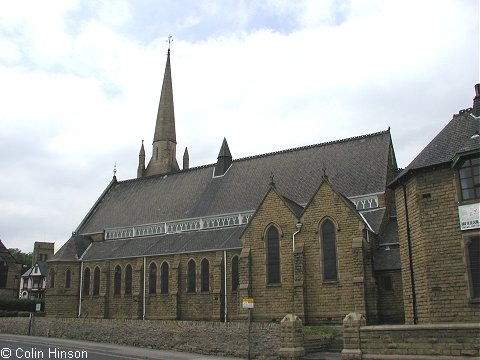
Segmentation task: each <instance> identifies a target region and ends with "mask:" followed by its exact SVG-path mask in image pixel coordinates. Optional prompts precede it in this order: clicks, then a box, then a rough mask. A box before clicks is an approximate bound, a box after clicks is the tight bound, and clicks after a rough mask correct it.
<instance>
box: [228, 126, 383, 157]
mask: <svg viewBox="0 0 480 360" xmlns="http://www.w3.org/2000/svg"><path fill="white" fill-rule="evenodd" d="M389 132H390V128H388V129H387V130H383V131H378V132H375V133H371V134H365V135H358V136H352V137H349V138H345V139H339V140H332V141H326V142H323V143H316V144H312V145H304V146H299V147H294V148H289V149H284V150H278V151H272V152H269V153H264V154H258V155H251V156H246V157H243V158H238V159H234V160H233V161H234V162H235V161H244V160H252V159H257V158H261V157H267V156H272V155H277V154H284V153H289V152H294V151H298V150H307V149H312V148H315V147H322V146H327V145H334V144H340V143H344V142H349V141H354V140H360V139H366V138H370V137H375V136H379V135H384V134H388V133H389Z"/></svg>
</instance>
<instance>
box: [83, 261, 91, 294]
mask: <svg viewBox="0 0 480 360" xmlns="http://www.w3.org/2000/svg"><path fill="white" fill-rule="evenodd" d="M83 295H90V268H88V267H87V268H86V269H85V271H84V272H83Z"/></svg>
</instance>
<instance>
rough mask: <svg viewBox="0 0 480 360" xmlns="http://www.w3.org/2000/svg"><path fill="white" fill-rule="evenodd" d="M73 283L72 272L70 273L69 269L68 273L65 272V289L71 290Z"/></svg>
mask: <svg viewBox="0 0 480 360" xmlns="http://www.w3.org/2000/svg"><path fill="white" fill-rule="evenodd" d="M71 282H72V272H71V271H70V269H67V271H65V288H66V289H68V288H70V284H71Z"/></svg>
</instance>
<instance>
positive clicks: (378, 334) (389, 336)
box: [342, 314, 480, 360]
mask: <svg viewBox="0 0 480 360" xmlns="http://www.w3.org/2000/svg"><path fill="white" fill-rule="evenodd" d="M343 335H344V349H343V351H342V359H343V360H345V359H385V360H388V359H404V360H407V359H408V360H410V359H412V360H413V359H425V360H430V359H431V360H433V359H436V360H437V359H438V360H447V359H456V360H458V359H478V358H480V323H448V324H421V325H380V326H365V320H364V318H363V317H361V315H360V314H349V315H347V316H346V317H345V319H344V334H343Z"/></svg>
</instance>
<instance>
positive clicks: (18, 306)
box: [0, 298, 45, 312]
mask: <svg viewBox="0 0 480 360" xmlns="http://www.w3.org/2000/svg"><path fill="white" fill-rule="evenodd" d="M38 303H40V304H42V311H43V310H44V309H45V301H44V300H24V299H5V298H0V311H1V310H4V311H27V312H35V306H36V304H38Z"/></svg>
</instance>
